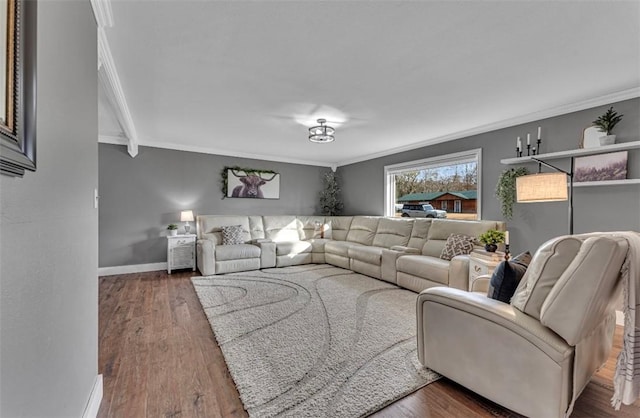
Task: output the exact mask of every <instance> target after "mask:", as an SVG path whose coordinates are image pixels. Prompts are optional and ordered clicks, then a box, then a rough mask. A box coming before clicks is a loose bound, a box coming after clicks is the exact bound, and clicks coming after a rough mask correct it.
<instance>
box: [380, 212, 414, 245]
mask: <svg viewBox="0 0 640 418" xmlns="http://www.w3.org/2000/svg"><path fill="white" fill-rule="evenodd" d="M412 229H413V219H394V218H382V219H380V222H378V229H377V231H376V235H375V237H374V238H373V245H374V246H375V247H383V248H391V247H393V246H394V245H402V246H406V245H407V244H408V243H409V238H410V236H411V230H412Z"/></svg>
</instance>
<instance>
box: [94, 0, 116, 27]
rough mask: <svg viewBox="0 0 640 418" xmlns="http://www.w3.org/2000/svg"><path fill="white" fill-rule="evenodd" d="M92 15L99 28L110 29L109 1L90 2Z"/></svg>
mask: <svg viewBox="0 0 640 418" xmlns="http://www.w3.org/2000/svg"><path fill="white" fill-rule="evenodd" d="M91 6H92V7H93V15H94V16H95V17H96V23H97V25H98V27H99V28H110V27H112V26H113V12H112V11H111V0H91Z"/></svg>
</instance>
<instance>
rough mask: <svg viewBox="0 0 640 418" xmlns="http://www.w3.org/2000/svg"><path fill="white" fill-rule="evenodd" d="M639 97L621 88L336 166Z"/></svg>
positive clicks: (639, 92) (638, 89) (634, 90)
mask: <svg viewBox="0 0 640 418" xmlns="http://www.w3.org/2000/svg"><path fill="white" fill-rule="evenodd" d="M637 97H640V87H634V88H632V89H628V90H623V91H619V92H615V93H611V94H606V95H603V96H599V97H596V98H593V99H587V100H582V101H579V102H574V103H570V104H566V105H562V106H557V107H554V108H551V109H545V110H540V111H537V112H533V113H529V114H526V115H522V116H516V117H514V118H510V119H504V120H501V121H498V122H494V123H489V124H487V125H481V126H478V127H475V128H471V129H467V130H464V131H459V132H454V133H451V134H448V135H444V136H439V137H436V138H431V139H427V140H424V141H421V142H417V143H414V144H411V145H406V146H403V147H398V148H394V149H392V150H388V151H381V152H377V153H373V154H367V155H363V156H361V157H356V158H352V159H348V160H343V161H340V162H337V163H336V165H337V166H338V167H340V166H344V165H349V164H355V163H359V162H363V161H368V160H373V159H375V158H380V157H386V156H388V155H393V154H398V153H400V152H404V151H411V150H414V149H418V148H422V147H426V146H429V145H435V144H440V143H442V142H449V141H454V140H456V139H461V138H467V137H469V136H473V135H479V134H483V133H487V132H491V131H497V130H499V129H504V128H509V127H512V126H517V125H522V124H524V123H529V122H535V121H539V120H542V119H548V118H552V117H555V116H561V115H566V114H568V113H572V112H578V111H580V110H585V109H591V108H594V107H598V106H602V105H607V104H611V103H614V102H621V101H623V100H629V99H635V98H637Z"/></svg>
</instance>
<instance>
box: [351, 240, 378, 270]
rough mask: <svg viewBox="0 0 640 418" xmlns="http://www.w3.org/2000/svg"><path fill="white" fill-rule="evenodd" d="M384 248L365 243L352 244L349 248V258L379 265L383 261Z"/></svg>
mask: <svg viewBox="0 0 640 418" xmlns="http://www.w3.org/2000/svg"><path fill="white" fill-rule="evenodd" d="M382 250H383V249H382V248H380V247H367V246H365V245H358V246H352V247H350V248H349V250H348V254H349V258H351V259H354V260H358V261H363V262H365V263H369V264H374V265H376V266H379V265H380V264H381V262H382Z"/></svg>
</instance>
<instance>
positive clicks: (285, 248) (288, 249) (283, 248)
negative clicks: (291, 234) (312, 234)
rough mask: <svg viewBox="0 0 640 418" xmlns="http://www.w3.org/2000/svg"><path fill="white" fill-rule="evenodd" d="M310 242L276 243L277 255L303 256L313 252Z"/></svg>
mask: <svg viewBox="0 0 640 418" xmlns="http://www.w3.org/2000/svg"><path fill="white" fill-rule="evenodd" d="M311 248H312V247H311V243H310V242H309V241H284V242H277V243H276V255H290V254H302V253H310V252H311Z"/></svg>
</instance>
